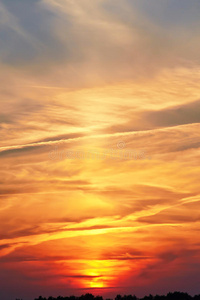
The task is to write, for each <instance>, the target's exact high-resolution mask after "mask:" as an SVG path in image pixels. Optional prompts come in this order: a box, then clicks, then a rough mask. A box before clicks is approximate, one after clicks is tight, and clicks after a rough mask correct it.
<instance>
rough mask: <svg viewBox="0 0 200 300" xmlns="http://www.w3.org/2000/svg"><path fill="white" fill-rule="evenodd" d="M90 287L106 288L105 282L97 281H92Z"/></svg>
mask: <svg viewBox="0 0 200 300" xmlns="http://www.w3.org/2000/svg"><path fill="white" fill-rule="evenodd" d="M90 287H91V288H99V289H100V288H103V287H104V284H103V281H99V280H98V281H95V280H92V281H91V282H90Z"/></svg>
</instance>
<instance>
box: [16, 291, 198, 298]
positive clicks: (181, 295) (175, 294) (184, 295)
mask: <svg viewBox="0 0 200 300" xmlns="http://www.w3.org/2000/svg"><path fill="white" fill-rule="evenodd" d="M16 300H22V299H16ZM35 300H104V299H103V297H101V296H94V295H92V294H85V295H82V296H80V297H75V296H70V297H61V296H58V297H57V298H54V297H51V296H50V297H48V298H45V297H42V296H40V297H39V298H35ZM105 300H111V299H108V298H107V299H105ZM115 300H200V294H199V295H195V296H190V295H188V294H187V293H182V292H173V293H168V294H167V295H156V296H152V295H151V294H150V295H149V296H144V297H143V298H137V297H136V296H135V295H124V296H122V295H117V296H116V297H115Z"/></svg>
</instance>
